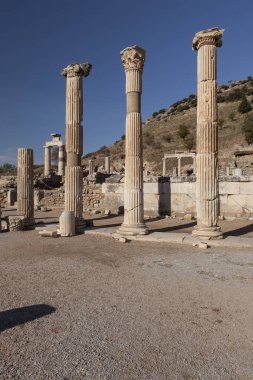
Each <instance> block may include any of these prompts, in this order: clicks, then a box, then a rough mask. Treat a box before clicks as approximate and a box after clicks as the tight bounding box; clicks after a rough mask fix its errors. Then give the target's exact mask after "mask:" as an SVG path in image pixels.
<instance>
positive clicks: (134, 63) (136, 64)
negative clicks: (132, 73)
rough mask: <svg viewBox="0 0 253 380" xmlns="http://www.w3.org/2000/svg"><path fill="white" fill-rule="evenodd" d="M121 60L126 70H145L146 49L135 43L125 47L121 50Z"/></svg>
mask: <svg viewBox="0 0 253 380" xmlns="http://www.w3.org/2000/svg"><path fill="white" fill-rule="evenodd" d="M120 55H121V60H122V63H123V66H124V68H125V71H128V70H133V69H134V70H139V71H142V70H143V66H144V62H145V58H146V50H145V49H143V48H141V47H140V46H137V45H134V46H130V47H127V48H125V49H124V50H122V51H121V52H120Z"/></svg>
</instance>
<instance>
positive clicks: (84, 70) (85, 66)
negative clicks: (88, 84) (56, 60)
mask: <svg viewBox="0 0 253 380" xmlns="http://www.w3.org/2000/svg"><path fill="white" fill-rule="evenodd" d="M91 68H92V65H91V63H70V64H69V65H68V66H67V67H65V68H64V69H63V70H62V71H61V75H63V76H64V77H67V78H70V77H87V76H88V75H89V73H90V71H91Z"/></svg>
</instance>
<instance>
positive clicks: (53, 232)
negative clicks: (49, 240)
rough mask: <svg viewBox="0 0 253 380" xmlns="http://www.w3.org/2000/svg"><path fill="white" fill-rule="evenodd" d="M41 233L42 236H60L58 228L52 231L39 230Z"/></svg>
mask: <svg viewBox="0 0 253 380" xmlns="http://www.w3.org/2000/svg"><path fill="white" fill-rule="evenodd" d="M39 235H40V236H42V237H53V238H57V237H58V236H59V235H58V232H57V230H51V231H50V230H42V231H39Z"/></svg>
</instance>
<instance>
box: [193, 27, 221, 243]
mask: <svg viewBox="0 0 253 380" xmlns="http://www.w3.org/2000/svg"><path fill="white" fill-rule="evenodd" d="M222 34H223V30H222V29H218V28H214V29H208V30H204V31H201V32H199V33H197V34H196V35H195V38H194V40H193V49H194V50H197V51H198V104H197V156H196V166H197V168H196V169H197V170H196V171H197V178H196V206H197V227H196V228H195V229H194V231H193V234H194V235H198V236H202V237H206V238H207V239H210V238H220V237H221V236H222V232H221V231H220V227H219V226H218V224H217V223H218V214H219V212H218V206H219V205H218V197H219V187H218V128H217V117H218V112H217V88H216V87H217V84H216V76H217V74H216V72H217V68H216V61H217V60H216V48H217V47H220V46H221V45H222V40H221V38H222Z"/></svg>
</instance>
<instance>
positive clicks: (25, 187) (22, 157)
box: [17, 148, 34, 226]
mask: <svg viewBox="0 0 253 380" xmlns="http://www.w3.org/2000/svg"><path fill="white" fill-rule="evenodd" d="M17 215H21V216H24V217H25V218H24V224H25V226H29V225H32V224H34V198H33V150H32V149H28V148H19V149H18V176H17Z"/></svg>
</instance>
